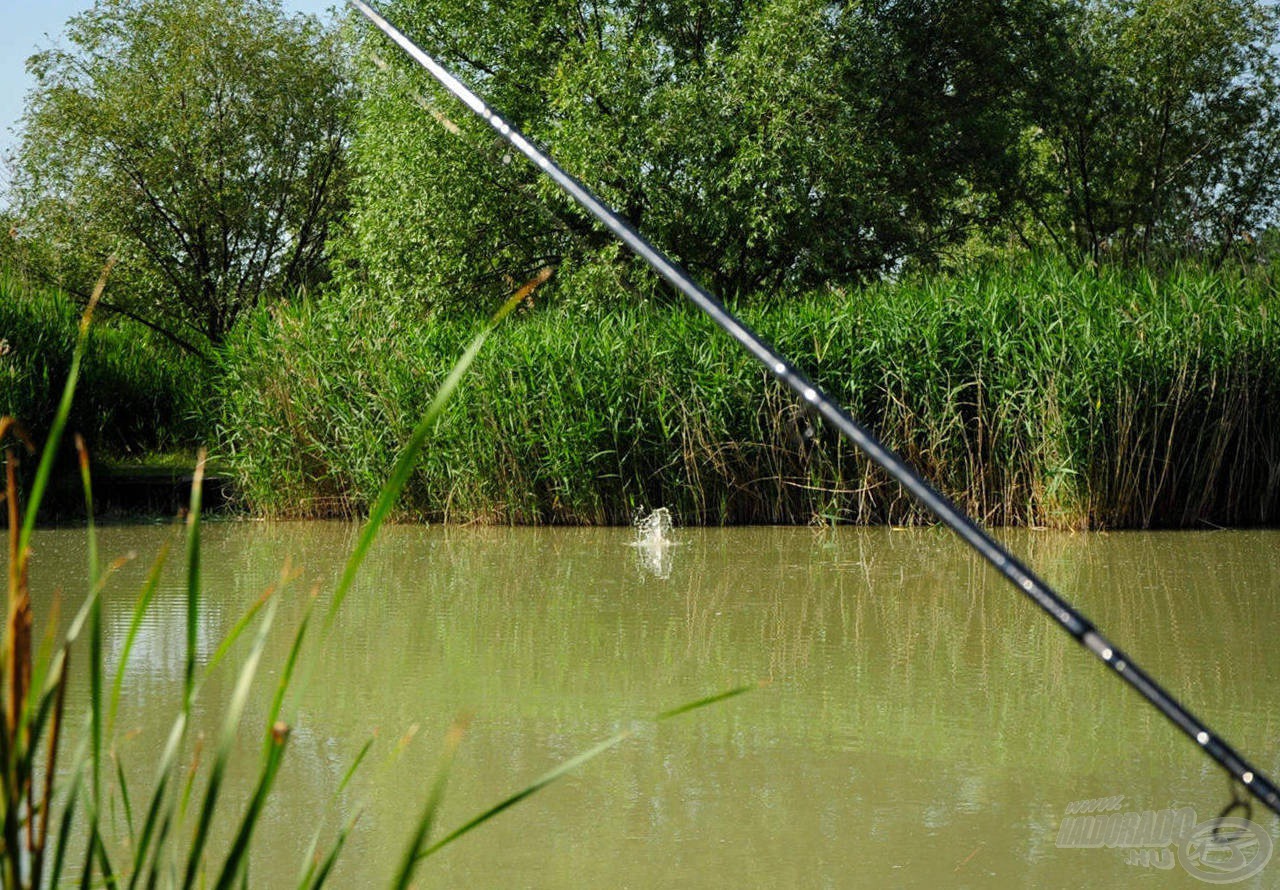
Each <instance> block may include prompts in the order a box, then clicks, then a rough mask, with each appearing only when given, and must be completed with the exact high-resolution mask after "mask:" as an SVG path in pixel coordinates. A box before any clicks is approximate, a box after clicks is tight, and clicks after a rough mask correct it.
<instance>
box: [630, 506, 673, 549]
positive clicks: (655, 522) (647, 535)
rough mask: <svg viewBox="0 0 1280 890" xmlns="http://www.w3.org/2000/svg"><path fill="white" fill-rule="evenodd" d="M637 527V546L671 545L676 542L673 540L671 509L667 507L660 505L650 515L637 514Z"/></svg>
mask: <svg viewBox="0 0 1280 890" xmlns="http://www.w3.org/2000/svg"><path fill="white" fill-rule="evenodd" d="M635 527H636V541H635V545H636V546H637V547H669V546H671V544H673V543H674V542H673V541H672V540H671V528H672V523H671V511H670V510H668V509H667V508H666V507H659V508H658V509H656V510H654V511H653V512H652V513H650V514H649V515H648V516H645V515H643V514H641V515H638V516H636V520H635Z"/></svg>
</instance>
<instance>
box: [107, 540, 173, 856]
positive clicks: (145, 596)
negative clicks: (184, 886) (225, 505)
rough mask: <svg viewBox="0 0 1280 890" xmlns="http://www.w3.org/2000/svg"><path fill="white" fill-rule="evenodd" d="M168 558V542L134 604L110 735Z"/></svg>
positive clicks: (109, 722)
mask: <svg viewBox="0 0 1280 890" xmlns="http://www.w3.org/2000/svg"><path fill="white" fill-rule="evenodd" d="M168 558H169V543H168V542H167V541H166V542H165V543H164V544H163V545H162V546H161V547H160V553H159V554H158V555H157V556H156V560H155V562H154V563H152V565H151V570H150V572H148V574H147V580H146V582H145V583H144V584H143V585H142V590H141V592H140V593H139V594H138V601H137V602H136V603H134V606H133V617H132V618H130V619H129V630H128V632H127V633H126V634H125V638H124V643H123V644H122V645H121V647H120V663H119V664H117V665H116V675H115V678H114V679H113V680H112V682H111V702H110V705H109V706H108V708H107V733H108V735H109V734H111V733H112V732H113V731H114V730H115V725H116V714H117V713H118V711H119V707H120V693H121V691H122V690H123V689H124V674H125V670H126V669H127V668H128V666H129V656H130V655H131V654H132V653H133V646H134V643H135V642H137V639H138V632H139V631H140V630H141V629H142V622H143V620H144V619H145V618H146V615H147V611H148V610H149V609H150V608H151V602H152V600H154V599H155V596H156V591H157V590H159V589H160V573H161V571H162V570H163V569H164V564H165V562H166V561H167V560H168ZM131 833H132V832H131Z"/></svg>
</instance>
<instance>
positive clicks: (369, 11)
mask: <svg viewBox="0 0 1280 890" xmlns="http://www.w3.org/2000/svg"><path fill="white" fill-rule="evenodd" d="M349 2H350V3H351V5H352V6H354V7H355V8H356V9H357V10H359V11H360V13H361V14H363V15H364V16H365V17H366V18H368V19H369V21H371V22H372V23H373V24H374V25H375V26H377V28H378V29H379V30H380V31H382V32H383V33H384V34H386V35H387V37H389V38H390V39H391V40H392V41H393V42H395V43H396V44H397V45H398V46H399V47H400V48H401V49H403V50H404V51H405V52H406V53H408V54H409V55H410V56H411V57H412V58H413V59H414V61H416V62H417V63H418V64H419V65H421V66H422V67H423V68H425V69H427V71H428V72H429V73H430V74H431V76H432V77H434V78H435V79H436V80H437V81H439V82H440V84H441V86H443V87H444V88H445V89H446V90H448V91H449V92H450V93H452V94H453V95H454V96H455V97H457V98H458V99H460V100H461V101H462V102H463V103H464V104H465V105H466V106H467V107H468V108H470V109H471V110H472V111H473V112H474V113H475V114H476V115H477V116H478V117H480V118H481V119H482V120H483V121H485V122H486V123H487V124H488V125H489V126H490V127H492V128H493V129H494V130H496V131H497V132H498V134H499V135H500V136H502V138H503V139H505V140H506V141H507V142H509V143H510V144H511V145H512V146H513V147H515V148H516V149H517V150H518V151H519V152H520V153H521V154H523V155H524V156H525V157H527V158H528V159H529V160H530V161H532V162H533V163H534V164H535V165H536V166H537V167H538V169H540V170H541V171H542V172H543V173H545V174H546V175H547V176H548V177H550V178H551V179H552V180H553V181H554V182H555V183H556V185H558V186H560V188H561V189H563V190H564V191H565V192H566V193H568V194H569V195H570V196H571V197H572V198H573V199H574V200H575V201H577V202H578V204H579V205H580V206H582V208H583V209H585V210H586V211H587V212H588V213H590V214H591V215H592V216H593V217H594V218H595V219H596V220H598V221H599V222H600V223H601V224H603V225H604V226H605V227H606V228H607V229H609V231H611V232H613V234H614V235H616V236H617V237H618V239H619V240H621V241H622V242H623V243H624V244H626V245H627V247H629V248H630V249H631V250H632V251H633V252H634V253H635V254H636V255H637V256H639V257H640V258H641V259H643V260H644V261H645V263H647V264H648V265H649V267H650V268H652V269H653V270H654V271H655V272H657V273H658V275H659V276H661V277H662V279H663V280H664V281H666V282H667V283H668V284H670V285H671V286H672V287H674V288H675V289H676V290H678V291H680V293H682V294H684V296H685V297H686V298H688V300H689V301H690V302H691V303H693V304H694V305H695V306H697V307H698V308H699V309H701V310H702V311H703V312H704V313H706V315H708V316H709V317H710V318H711V320H712V321H713V322H715V324H716V325H717V326H718V327H720V328H721V329H722V330H724V331H725V333H727V334H728V335H729V336H730V337H732V338H733V339H734V340H736V341H737V342H738V343H739V344H741V345H742V346H743V347H744V348H745V349H746V350H747V351H748V352H750V353H751V355H752V356H754V357H755V359H756V360H757V361H758V362H760V363H761V364H762V365H764V366H765V367H766V368H767V369H768V370H769V372H770V373H772V374H773V375H774V377H776V378H777V379H778V380H779V381H781V382H782V383H784V384H785V385H786V386H787V387H789V388H790V389H791V390H792V391H793V392H795V394H796V395H797V396H799V397H800V398H801V399H802V400H803V401H804V402H805V403H806V404H807V405H809V406H810V407H811V408H812V410H814V411H816V412H817V413H818V414H820V415H822V417H823V418H825V419H826V421H827V422H828V423H830V424H831V425H832V426H833V427H835V428H836V429H837V430H838V431H839V432H840V434H841V435H843V436H844V437H845V438H847V439H848V440H849V441H851V442H853V444H854V445H856V446H857V447H858V448H859V450H861V451H862V453H863V454H865V455H866V456H867V457H868V458H870V459H871V460H872V461H874V462H875V463H876V464H877V465H879V466H880V467H881V468H882V469H883V470H884V471H885V472H887V473H888V474H889V475H890V476H892V477H893V478H894V479H896V480H897V481H898V483H899V484H901V485H902V486H903V487H904V488H905V489H906V490H907V491H908V492H910V493H911V494H912V495H914V496H915V498H916V499H917V500H919V501H920V502H921V503H922V504H924V506H925V507H926V508H928V510H929V511H930V512H931V513H933V514H934V515H935V516H936V517H937V518H938V520H939V521H940V522H942V523H943V524H944V525H946V526H947V527H948V528H950V529H951V530H952V531H954V532H955V533H956V534H957V535H959V536H960V538H961V539H962V540H963V541H964V542H965V543H966V544H968V545H969V546H970V547H972V548H973V549H974V550H975V551H977V552H978V553H979V554H980V555H981V556H982V557H983V559H985V560H986V561H987V562H989V563H990V564H991V565H992V566H993V567H994V568H995V569H996V571H998V572H999V573H1000V574H1001V575H1003V576H1004V577H1005V578H1007V579H1008V580H1009V582H1010V583H1011V584H1013V586H1014V587H1015V588H1017V589H1018V591H1019V592H1021V593H1022V594H1023V595H1024V596H1026V597H1027V598H1028V599H1030V600H1031V601H1032V602H1034V603H1035V604H1036V605H1037V606H1039V607H1040V608H1041V609H1042V610H1044V611H1045V612H1046V613H1048V615H1049V617H1050V618H1052V619H1053V620H1054V621H1055V622H1057V624H1058V625H1059V626H1060V627H1061V628H1062V629H1063V630H1065V631H1066V632H1067V633H1069V634H1070V635H1071V636H1072V637H1073V638H1074V639H1075V640H1076V641H1077V642H1078V643H1080V644H1081V645H1082V646H1084V647H1085V648H1086V649H1088V650H1089V651H1090V652H1092V653H1093V654H1094V655H1095V656H1097V657H1098V659H1099V660H1100V661H1101V662H1102V663H1103V664H1104V665H1106V666H1107V667H1108V668H1109V669H1110V670H1111V671H1112V672H1113V673H1115V674H1116V675H1117V676H1119V677H1120V678H1121V679H1122V680H1124V681H1125V682H1126V683H1128V684H1129V685H1130V686H1132V687H1133V688H1134V689H1136V690H1137V691H1138V693H1139V694H1140V695H1141V696H1142V697H1143V698H1145V699H1146V700H1147V701H1148V702H1149V703H1150V704H1151V705H1152V706H1154V707H1155V708H1156V710H1158V711H1159V712H1160V713H1161V714H1163V715H1164V716H1165V717H1167V718H1168V719H1169V720H1170V721H1172V722H1173V724H1174V725H1175V726H1177V727H1178V728H1179V729H1180V730H1182V732H1183V733H1185V734H1186V735H1187V736H1188V737H1189V738H1190V739H1191V740H1192V741H1193V742H1195V743H1196V744H1197V745H1198V746H1199V747H1200V748H1202V749H1203V750H1204V752H1205V753H1206V754H1208V755H1209V756H1210V757H1212V758H1213V759H1214V760H1215V761H1216V762H1217V763H1218V764H1219V765H1220V766H1221V767H1222V768H1223V769H1225V770H1226V771H1227V773H1228V774H1229V775H1230V776H1231V777H1232V778H1233V779H1234V780H1236V781H1238V782H1239V783H1240V784H1241V785H1243V786H1244V787H1245V788H1246V789H1248V791H1249V793H1250V794H1252V795H1253V796H1254V797H1255V798H1256V799H1257V800H1259V801H1260V802H1261V803H1262V804H1263V805H1265V806H1266V807H1267V808H1268V809H1270V810H1272V811H1273V812H1274V813H1276V814H1277V815H1280V791H1278V790H1277V788H1276V786H1275V784H1273V783H1272V781H1271V780H1270V779H1269V778H1268V777H1267V776H1266V775H1265V774H1264V773H1262V772H1261V771H1259V770H1258V769H1256V768H1255V767H1254V766H1253V765H1252V764H1250V763H1249V761H1247V760H1246V759H1245V758H1244V757H1243V756H1241V755H1240V754H1239V753H1238V752H1237V751H1236V750H1235V749H1234V748H1232V747H1231V745H1229V744H1228V743H1227V742H1226V741H1225V740H1224V739H1222V738H1220V737H1219V736H1217V735H1216V734H1215V733H1214V732H1213V731H1212V730H1210V729H1209V727H1208V726H1206V725H1205V724H1204V723H1203V722H1202V721H1201V720H1200V719H1199V718H1197V717H1196V716H1195V715H1193V714H1192V713H1191V712H1190V711H1188V710H1187V709H1186V708H1185V707H1184V706H1183V705H1182V703H1181V702H1179V701H1178V700H1177V699H1176V698H1174V697H1173V696H1172V695H1171V694H1170V693H1169V692H1167V691H1166V690H1165V689H1164V688H1163V687H1162V686H1160V684H1159V683H1157V682H1156V681H1155V680H1154V679H1153V678H1152V677H1151V676H1150V675H1148V674H1147V673H1146V672H1145V671H1144V670H1142V668H1140V667H1139V666H1138V665H1137V664H1135V663H1134V662H1133V660H1132V659H1131V658H1129V657H1128V656H1127V655H1126V654H1125V653H1124V652H1122V651H1121V650H1120V649H1118V648H1116V647H1115V646H1113V645H1112V644H1111V643H1110V642H1108V641H1107V640H1106V638H1104V637H1103V636H1102V634H1100V633H1099V632H1098V630H1097V629H1096V628H1095V627H1094V626H1093V624H1091V623H1090V622H1089V620H1088V619H1086V618H1085V617H1084V615H1082V614H1081V613H1080V612H1079V611H1077V610H1076V609H1075V607H1073V606H1072V605H1071V604H1070V603H1069V602H1067V601H1066V600H1065V599H1063V597H1062V596H1060V595H1059V594H1058V593H1057V592H1056V591H1055V590H1054V589H1053V588H1052V587H1050V586H1049V584H1048V583H1046V582H1045V581H1043V580H1042V579H1041V578H1040V577H1039V576H1037V575H1036V574H1035V573H1034V572H1032V571H1031V570H1030V569H1029V568H1027V567H1026V566H1025V565H1023V564H1022V563H1021V562H1020V561H1019V560H1018V559H1017V558H1016V557H1014V556H1013V554H1012V553H1010V552H1009V551H1008V550H1007V549H1006V548H1005V547H1004V546H1003V545H1001V544H1000V543H999V542H998V541H996V540H995V539H994V538H992V537H991V535H990V534H988V533H987V532H986V530H984V529H983V528H982V527H981V526H979V525H978V523H977V522H976V521H975V520H973V519H971V518H970V517H969V516H968V515H967V514H965V513H964V512H963V511H961V510H960V509H959V508H958V507H956V506H955V505H954V504H952V503H951V501H949V500H948V499H947V498H946V497H944V496H943V495H942V494H941V493H940V492H938V491H937V490H936V489H935V488H933V486H931V485H930V484H929V483H928V482H926V481H925V480H924V479H923V478H922V477H921V476H920V475H919V474H918V473H917V472H916V471H915V470H914V469H912V468H911V467H910V466H909V465H908V464H907V463H906V462H905V461H903V460H902V459H901V458H900V457H898V456H897V455H896V454H895V453H894V452H893V451H891V450H890V449H889V448H887V447H886V446H885V445H883V444H882V443H881V442H880V440H879V439H877V438H876V437H875V436H874V435H872V434H871V432H870V431H869V430H867V429H866V428H865V427H863V426H862V425H861V424H860V423H858V422H857V421H856V420H854V419H853V417H852V416H851V415H850V414H849V413H848V412H847V411H845V410H844V408H842V407H841V406H840V405H839V404H837V403H836V402H835V401H834V400H832V399H831V397H830V396H828V395H827V394H826V393H825V392H823V391H822V390H821V389H820V388H819V387H817V386H816V385H815V384H814V383H813V382H812V381H810V380H809V379H808V378H807V377H805V375H804V374H802V373H801V372H800V371H799V370H798V369H797V368H796V367H795V366H794V365H793V364H792V363H791V362H790V361H788V360H787V359H786V358H785V357H783V356H782V355H780V354H779V353H777V352H776V351H775V350H774V349H773V348H772V347H770V346H769V345H767V344H766V343H765V342H764V340H763V339H761V338H760V337H759V336H758V335H757V334H756V333H755V332H754V331H752V330H751V329H750V328H749V327H747V325H745V324H744V323H743V322H742V321H740V320H739V319H738V318H737V317H736V316H734V315H733V314H732V313H731V312H730V311H729V310H728V309H727V308H725V306H724V304H723V303H721V302H720V301H719V300H718V299H717V298H716V297H714V296H712V295H711V294H710V293H709V292H708V291H706V290H704V289H703V288H702V287H700V286H699V285H698V284H697V283H695V282H694V281H693V279H692V278H691V277H690V276H689V275H688V273H686V272H685V271H684V270H683V269H682V268H680V267H679V266H678V265H676V263H674V262H673V261H672V260H671V259H670V258H668V257H667V255H666V254H664V253H663V252H662V251H661V250H659V249H658V248H657V247H655V246H654V245H652V244H651V243H649V241H648V240H646V239H645V238H644V236H642V235H641V234H640V233H639V232H637V231H636V230H635V229H634V228H632V226H631V225H630V224H629V223H627V221H626V220H624V219H623V218H622V217H621V216H619V215H618V214H617V213H616V212H615V211H614V210H612V209H611V208H610V207H608V206H607V205H606V204H604V203H603V202H602V201H600V199H599V198H597V197H596V196H595V195H594V194H593V193H592V192H591V190H590V189H588V188H587V187H586V186H585V185H583V184H582V183H581V182H579V181H578V180H577V179H575V178H574V177H573V176H571V175H569V174H568V173H566V172H565V171H564V170H563V169H561V167H560V166H559V165H558V164H556V163H555V161H553V160H552V159H551V158H550V156H548V155H547V154H546V153H544V152H543V151H541V150H540V149H538V148H537V147H535V146H534V145H533V144H532V143H531V142H529V140H528V139H526V138H525V137H524V135H523V134H522V133H521V132H520V131H519V130H517V129H516V128H515V127H513V126H511V125H510V124H509V123H507V122H506V121H505V120H503V118H502V117H501V116H500V115H498V114H497V113H496V112H495V111H494V110H493V109H491V108H490V107H489V106H488V105H487V104H485V102H484V101H483V100H482V99H481V98H480V97H479V96H477V95H476V94H475V93H474V92H473V91H472V90H471V89H470V88H469V87H467V86H466V85H465V84H464V83H462V81H460V80H458V78H456V77H454V76H453V74H451V73H450V72H449V71H448V70H446V69H445V68H444V66H442V65H441V64H440V63H439V62H437V61H436V60H435V59H434V58H432V57H431V56H430V55H428V54H427V53H426V52H424V51H423V50H422V49H420V48H419V47H418V46H417V45H416V44H414V43H413V41H411V40H410V39H409V38H408V37H406V36H405V35H404V34H402V33H401V32H400V31H399V30H397V29H396V28H395V27H394V26H392V25H391V24H390V23H389V22H388V21H387V20H386V19H384V18H383V17H382V16H381V15H379V14H378V13H377V12H376V11H375V10H374V9H373V8H372V7H370V6H369V5H368V4H367V3H365V2H363V0H349Z"/></svg>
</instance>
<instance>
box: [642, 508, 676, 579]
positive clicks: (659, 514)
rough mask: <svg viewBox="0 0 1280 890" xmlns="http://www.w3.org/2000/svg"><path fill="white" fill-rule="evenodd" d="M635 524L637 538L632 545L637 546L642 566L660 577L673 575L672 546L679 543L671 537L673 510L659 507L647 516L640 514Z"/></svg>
mask: <svg viewBox="0 0 1280 890" xmlns="http://www.w3.org/2000/svg"><path fill="white" fill-rule="evenodd" d="M634 525H635V529H636V539H635V540H634V541H632V542H631V546H632V547H635V548H636V551H637V556H638V557H639V563H640V566H641V568H642V569H644V570H645V571H647V572H649V573H650V574H652V575H655V576H657V577H658V578H667V577H668V576H670V575H671V548H672V547H674V546H676V543H677V542H676V541H674V540H672V538H671V529H672V522H671V511H670V510H668V509H667V508H666V507H658V508H657V509H656V510H654V511H653V512H652V513H649V514H648V515H647V516H646V515H644V514H641V515H638V516H637V517H636V520H635V523H634Z"/></svg>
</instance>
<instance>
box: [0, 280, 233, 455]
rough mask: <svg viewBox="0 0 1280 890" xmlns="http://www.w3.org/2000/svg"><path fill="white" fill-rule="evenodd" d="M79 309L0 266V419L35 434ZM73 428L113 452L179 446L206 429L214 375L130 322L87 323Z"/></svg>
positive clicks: (71, 345) (58, 382) (47, 414)
mask: <svg viewBox="0 0 1280 890" xmlns="http://www.w3.org/2000/svg"><path fill="white" fill-rule="evenodd" d="M79 319H80V311H79V309H78V308H77V307H76V305H75V303H74V302H73V301H72V300H71V299H70V298H68V297H67V296H66V295H65V294H61V293H59V292H57V291H54V290H50V289H48V288H44V287H39V286H35V285H33V284H31V283H30V282H27V281H24V280H23V279H22V278H20V277H19V276H17V275H14V274H12V273H11V272H10V271H9V270H3V269H0V341H2V342H0V416H6V415H7V416H10V417H16V418H20V419H21V420H22V422H23V423H24V424H25V425H26V426H27V427H28V428H29V429H30V431H31V434H32V436H33V437H35V438H36V440H37V441H41V440H43V438H44V436H45V434H46V433H47V431H48V430H49V427H50V425H51V423H52V421H53V417H54V412H55V411H56V409H57V407H58V399H59V397H60V396H61V394H62V386H63V384H64V383H65V382H66V379H67V372H68V370H69V368H70V367H71V356H72V353H73V352H74V349H75V344H76V331H77V326H78V323H79ZM81 375H82V383H81V385H80V392H79V397H78V398H77V399H76V402H75V403H74V404H73V405H72V408H71V415H70V421H69V423H70V425H71V428H72V429H74V430H76V431H78V432H80V433H81V434H82V435H83V436H84V437H85V439H86V440H87V441H88V442H89V443H91V445H92V446H93V447H94V450H95V451H96V452H101V453H106V454H111V455H114V456H117V457H125V456H128V455H135V456H137V455H140V454H154V453H156V452H167V451H174V450H182V449H186V448H187V447H188V446H190V445H191V444H192V443H193V442H196V441H198V440H199V439H200V438H201V437H202V436H203V435H205V434H206V433H207V432H208V429H209V427H208V425H207V424H206V423H204V422H203V421H202V415H203V414H204V413H205V412H206V411H207V410H208V405H209V399H210V396H211V395H212V393H213V389H212V387H213V381H212V378H211V377H210V376H209V375H208V373H207V370H206V368H205V367H204V365H202V364H201V363H200V362H199V361H198V360H196V359H195V358H193V357H191V356H188V355H185V354H184V353H182V352H181V350H177V349H174V348H173V347H172V346H171V345H170V344H169V343H168V342H167V341H165V340H164V338H162V337H159V336H157V335H155V334H154V332H152V331H149V330H147V329H146V328H145V327H142V326H141V325H137V324H115V325H103V324H97V325H94V326H93V327H92V328H91V329H90V333H89V342H88V345H87V351H86V354H85V358H84V366H83V369H82V371H81Z"/></svg>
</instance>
